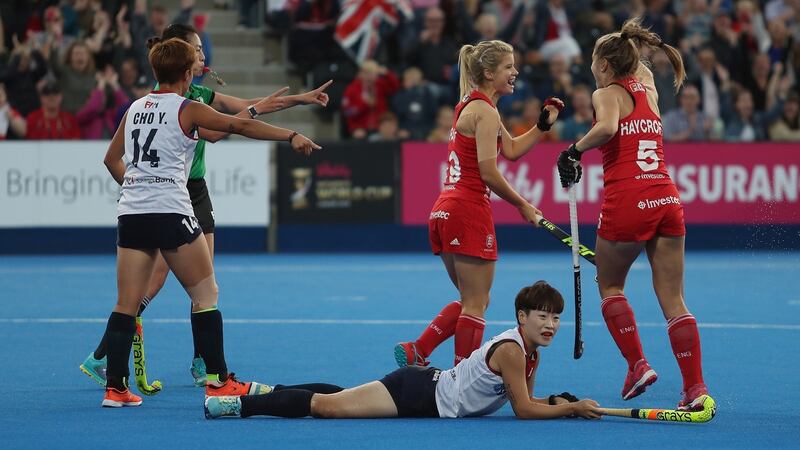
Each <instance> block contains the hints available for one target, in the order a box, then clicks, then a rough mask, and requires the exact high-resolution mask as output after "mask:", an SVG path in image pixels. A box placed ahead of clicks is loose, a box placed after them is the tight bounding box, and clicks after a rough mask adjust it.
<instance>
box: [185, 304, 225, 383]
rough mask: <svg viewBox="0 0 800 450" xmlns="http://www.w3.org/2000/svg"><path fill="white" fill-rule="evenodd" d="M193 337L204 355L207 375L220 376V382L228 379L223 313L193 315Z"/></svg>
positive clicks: (215, 310) (216, 311)
mask: <svg viewBox="0 0 800 450" xmlns="http://www.w3.org/2000/svg"><path fill="white" fill-rule="evenodd" d="M192 336H193V337H194V339H195V340H196V342H197V350H199V351H200V354H201V355H203V361H205V363H206V373H208V374H215V375H217V376H219V381H225V380H227V379H228V367H227V366H226V365H225V349H224V346H223V339H222V313H220V312H219V310H218V309H212V310H210V311H201V312H196V313H192Z"/></svg>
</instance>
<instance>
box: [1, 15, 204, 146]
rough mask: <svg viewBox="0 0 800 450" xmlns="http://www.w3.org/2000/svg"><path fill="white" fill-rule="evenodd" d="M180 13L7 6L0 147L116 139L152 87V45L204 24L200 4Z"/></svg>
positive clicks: (3, 36)
mask: <svg viewBox="0 0 800 450" xmlns="http://www.w3.org/2000/svg"><path fill="white" fill-rule="evenodd" d="M180 6H181V9H180V11H179V13H178V14H177V16H175V17H170V16H169V15H168V11H167V10H166V9H165V8H164V7H162V6H159V5H157V4H149V5H148V2H147V0H132V1H127V0H116V1H115V0H102V1H101V0H69V1H67V0H62V1H59V0H49V1H47V0H41V1H39V0H33V1H29V0H26V1H19V0H15V1H7V2H1V3H0V19H2V20H0V139H110V138H111V136H112V135H113V134H114V131H115V130H116V128H117V124H118V123H119V121H120V120H121V118H122V117H123V115H124V112H125V110H126V109H127V107H128V106H129V105H130V104H131V102H132V101H133V100H135V99H136V98H139V97H140V96H142V95H145V94H146V93H147V92H148V91H149V90H150V89H151V88H152V87H153V85H154V81H153V75H152V71H151V70H150V67H149V63H148V61H147V48H146V46H145V42H146V40H147V38H149V37H152V36H156V35H160V33H161V32H162V31H163V30H164V28H165V27H166V26H167V25H168V24H169V23H170V22H173V21H174V22H181V23H188V22H189V21H190V20H191V19H192V18H194V20H195V24H197V22H198V20H197V19H198V18H201V19H202V17H203V16H202V15H194V16H193V8H194V0H181V2H180ZM205 51H206V54H207V55H208V54H209V53H210V49H206V50H205ZM206 60H208V56H207V57H206Z"/></svg>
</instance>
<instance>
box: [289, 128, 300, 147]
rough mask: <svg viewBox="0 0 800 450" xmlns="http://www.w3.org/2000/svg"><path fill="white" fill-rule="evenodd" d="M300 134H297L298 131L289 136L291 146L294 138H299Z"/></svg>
mask: <svg viewBox="0 0 800 450" xmlns="http://www.w3.org/2000/svg"><path fill="white" fill-rule="evenodd" d="M298 134H299V133H297V131H292V134H290V135H289V139H287V141H289V144H290V145H291V143H292V139H294V137H295V136H297V135H298Z"/></svg>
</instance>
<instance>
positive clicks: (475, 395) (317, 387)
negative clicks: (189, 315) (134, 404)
mask: <svg viewBox="0 0 800 450" xmlns="http://www.w3.org/2000/svg"><path fill="white" fill-rule="evenodd" d="M514 306H515V308H516V312H517V322H518V323H519V326H518V327H516V328H512V329H510V330H507V331H505V332H503V333H501V334H499V335H497V336H495V337H493V338H492V339H490V340H489V341H488V342H486V343H485V344H483V346H481V347H480V348H479V349H477V350H475V351H474V352H472V355H470V357H469V358H467V359H465V360H463V361H462V362H461V363H459V364H458V365H457V366H456V367H454V368H452V369H450V370H444V371H443V370H439V369H436V368H433V367H419V366H407V367H402V368H400V369H397V370H395V371H394V372H392V373H390V374H388V375H386V376H385V377H384V378H383V379H381V380H380V381H373V382H370V383H367V384H363V385H361V386H358V387H355V388H351V389H344V388H341V387H339V386H334V385H331V384H323V383H314V384H302V385H294V386H284V385H276V386H274V387H272V391H271V392H270V393H267V394H260V395H244V396H241V397H238V396H222V397H208V398H207V399H206V403H205V413H206V418H209V419H213V418H217V417H222V416H237V417H250V416H257V415H267V416H280V417H305V416H309V415H310V416H314V417H323V418H373V417H374V418H377V417H470V416H483V415H487V414H491V413H493V412H495V411H497V410H498V409H500V408H501V407H502V406H503V405H504V404H505V403H506V401H510V402H511V406H512V407H513V409H514V414H516V416H517V417H518V418H520V419H550V418H555V417H570V416H579V417H583V418H586V419H596V418H599V417H600V411H599V410H598V407H599V405H598V404H597V402H595V401H594V400H589V399H584V400H578V399H577V398H576V397H575V396H573V395H572V394H570V393H568V392H564V393H561V394H557V395H551V396H550V397H549V398H534V397H533V381H534V378H535V374H536V368H537V367H538V365H539V347H547V346H548V345H550V343H551V342H552V341H553V338H554V337H555V335H556V332H558V327H559V315H560V314H561V312H562V311H563V310H564V299H563V297H562V296H561V293H559V292H558V290H556V289H555V288H553V287H552V286H550V285H549V284H547V283H546V282H544V281H537V282H536V283H534V284H533V285H532V286H527V287H525V288H523V289H522V290H521V291H520V292H519V294H517V298H516V300H515V304H514Z"/></svg>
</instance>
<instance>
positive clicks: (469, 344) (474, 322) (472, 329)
mask: <svg viewBox="0 0 800 450" xmlns="http://www.w3.org/2000/svg"><path fill="white" fill-rule="evenodd" d="M484 328H486V320H484V319H483V318H482V317H475V316H470V315H468V314H462V315H461V316H459V317H458V323H456V339H455V341H456V359H455V362H454V363H453V365H454V366H455V365H458V363H460V362H461V361H463V360H465V359H467V358H469V355H470V354H472V352H473V351H475V350H476V349H477V348H478V347H480V346H481V341H482V340H483V329H484Z"/></svg>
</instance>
